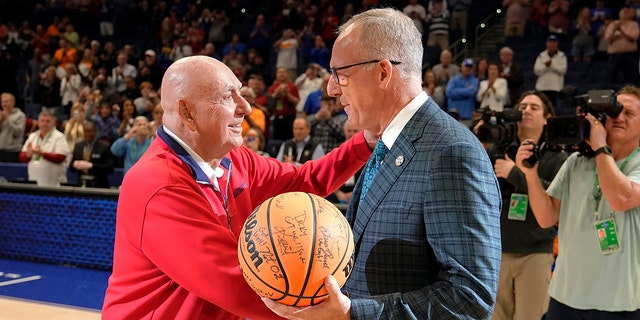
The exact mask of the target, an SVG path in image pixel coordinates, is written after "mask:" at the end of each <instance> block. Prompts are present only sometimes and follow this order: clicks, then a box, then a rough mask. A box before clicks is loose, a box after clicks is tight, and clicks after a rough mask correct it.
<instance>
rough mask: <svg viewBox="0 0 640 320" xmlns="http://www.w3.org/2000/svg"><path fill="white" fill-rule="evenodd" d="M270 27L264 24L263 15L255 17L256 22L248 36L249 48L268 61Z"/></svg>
mask: <svg viewBox="0 0 640 320" xmlns="http://www.w3.org/2000/svg"><path fill="white" fill-rule="evenodd" d="M270 39H271V26H270V25H268V24H267V23H266V22H265V18H264V15H262V14H259V15H257V16H256V22H255V24H254V26H253V29H251V33H250V34H249V47H250V48H254V49H256V50H257V51H258V53H260V55H261V56H262V57H263V58H264V59H265V60H267V61H268V58H269V52H270V51H271V42H270Z"/></svg>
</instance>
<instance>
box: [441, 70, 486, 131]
mask: <svg viewBox="0 0 640 320" xmlns="http://www.w3.org/2000/svg"><path fill="white" fill-rule="evenodd" d="M478 85H479V82H478V79H477V78H476V77H475V76H474V75H473V59H471V58H467V59H464V61H463V62H462V68H460V74H459V75H457V76H455V77H453V78H451V80H449V83H448V84H447V91H446V95H447V108H448V110H447V111H449V113H452V112H457V113H458V115H459V117H460V122H462V123H463V124H464V125H465V126H467V127H469V126H470V125H471V122H472V121H473V112H474V111H475V109H476V101H475V96H476V92H477V91H478Z"/></svg>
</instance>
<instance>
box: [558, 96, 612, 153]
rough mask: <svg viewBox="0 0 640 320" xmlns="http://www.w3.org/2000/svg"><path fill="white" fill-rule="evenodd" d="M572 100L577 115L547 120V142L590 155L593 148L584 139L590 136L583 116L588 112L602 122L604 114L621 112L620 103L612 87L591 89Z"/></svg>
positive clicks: (604, 118) (587, 123)
mask: <svg viewBox="0 0 640 320" xmlns="http://www.w3.org/2000/svg"><path fill="white" fill-rule="evenodd" d="M573 101H574V103H575V106H574V107H575V108H576V110H578V114H577V115H576V116H567V117H557V118H552V119H549V122H548V124H547V137H546V142H547V145H549V146H554V147H556V148H561V149H564V150H567V151H578V152H579V153H580V154H581V155H584V156H593V155H594V152H593V149H592V148H591V147H590V146H589V145H588V144H587V142H586V139H588V138H589V132H590V124H589V121H587V120H586V118H585V116H586V115H587V114H589V113H590V114H592V115H593V116H594V117H595V118H596V119H597V120H598V121H600V122H602V123H603V124H604V123H605V122H606V120H607V117H608V118H616V117H617V116H618V114H620V112H621V111H622V106H621V105H620V104H619V103H618V101H617V100H616V94H615V93H614V92H613V91H612V90H591V91H589V92H587V94H585V95H581V96H577V97H574V98H573Z"/></svg>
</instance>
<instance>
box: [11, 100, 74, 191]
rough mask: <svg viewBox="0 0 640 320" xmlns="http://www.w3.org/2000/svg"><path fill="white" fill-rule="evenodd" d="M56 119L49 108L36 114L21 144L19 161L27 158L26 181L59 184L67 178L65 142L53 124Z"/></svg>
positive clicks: (51, 184)
mask: <svg viewBox="0 0 640 320" xmlns="http://www.w3.org/2000/svg"><path fill="white" fill-rule="evenodd" d="M55 123H56V119H55V117H54V116H53V114H51V113H50V112H49V111H46V110H44V111H42V112H40V114H39V115H38V130H36V131H35V132H33V133H31V134H30V135H29V137H28V138H27V141H25V143H24V145H23V146H22V151H21V152H20V155H19V159H20V162H28V164H27V173H28V175H29V181H36V183H37V184H38V185H39V186H44V187H59V186H60V183H64V182H67V162H66V161H65V160H66V159H67V156H68V155H69V145H67V141H66V140H65V138H64V134H63V133H62V132H60V131H58V129H56V127H55Z"/></svg>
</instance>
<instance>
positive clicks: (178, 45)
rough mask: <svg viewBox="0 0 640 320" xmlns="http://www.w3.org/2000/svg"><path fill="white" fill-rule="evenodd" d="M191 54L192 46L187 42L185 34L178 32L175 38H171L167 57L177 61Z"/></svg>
mask: <svg viewBox="0 0 640 320" xmlns="http://www.w3.org/2000/svg"><path fill="white" fill-rule="evenodd" d="M192 55H193V48H191V46H190V45H189V44H188V43H187V36H186V34H180V35H179V36H178V37H177V39H175V40H173V47H172V48H171V53H170V54H169V57H170V58H171V60H173V61H177V60H179V59H181V58H184V57H190V56H192Z"/></svg>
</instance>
